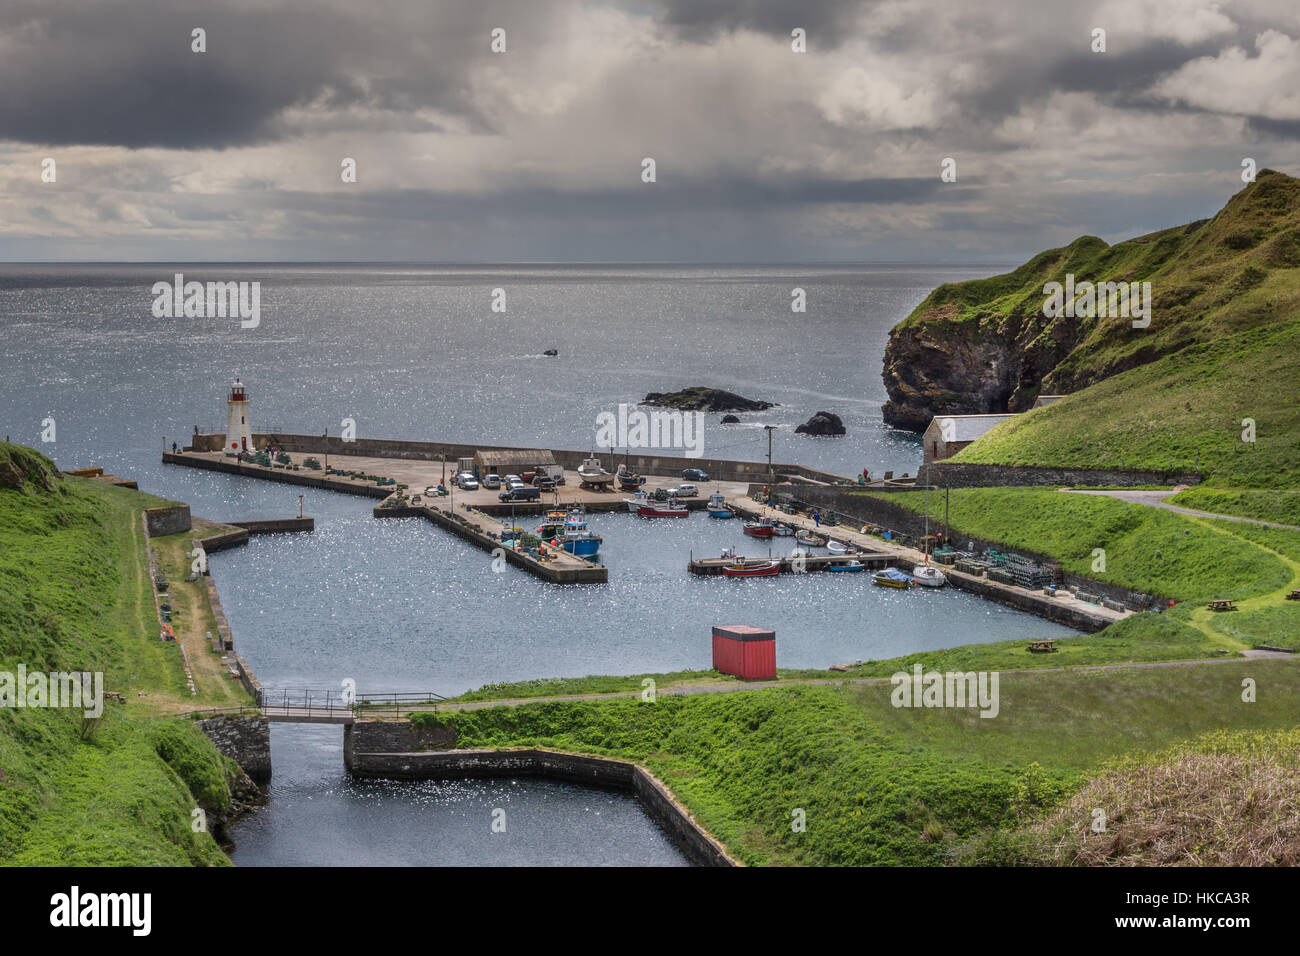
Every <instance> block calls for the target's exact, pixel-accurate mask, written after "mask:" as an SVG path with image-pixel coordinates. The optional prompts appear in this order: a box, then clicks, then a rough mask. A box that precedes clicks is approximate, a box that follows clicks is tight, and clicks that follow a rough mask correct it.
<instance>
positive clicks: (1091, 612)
mask: <svg viewBox="0 0 1300 956" xmlns="http://www.w3.org/2000/svg"><path fill="white" fill-rule="evenodd" d="M727 503H728V504H729V505H730V506H731V508H732V510H733V511H735V512H736V514H737V515H739V516H742V517H747V518H759V517H766V518H771V519H773V520H775V521H783V522H785V523H786V524H788V525H790V526H792V527H794V528H795V529H796V530H798V529H804V528H807V529H809V530H812V531H816V532H817V533H819V534H822V535H829V536H830V537H832V538H835V539H837V540H839V541H843V542H844V543H846V544H851V545H853V546H854V547H856V548H858V549H859V550H860V551H865V552H869V553H870V552H876V553H880V554H885V555H889V556H890V558H891V560H890V562H889V563H890V564H892V565H895V566H898V567H906V568H911V567H913V566H915V565H917V564H922V563H924V561H925V553H924V552H922V551H918V550H917V549H915V548H907V547H904V546H903V545H900V544H894V543H893V542H891V541H883V540H881V539H880V538H877V537H875V536H874V535H869V534H863V533H862V532H860V531H853V530H851V529H849V528H846V527H844V526H842V525H826V524H822V525H820V526H818V525H816V524H815V523H814V522H813V520H812V519H811V518H808V517H806V516H805V515H790V514H786V513H785V512H784V511H780V510H778V509H776V508H771V507H768V506H766V505H763V504H760V503H759V502H757V501H754V500H753V499H752V498H749V497H748V496H736V497H728V498H727ZM788 540H790V541H791V542H793V541H794V539H793V538H790V539H788ZM791 546H792V547H793V544H792V545H791ZM834 557H835V558H837V559H839V560H843V559H844V558H845V557H847V556H845V555H835V556H834ZM858 560H862V559H861V558H860V557H859V558H858ZM864 563H865V562H864ZM939 567H940V569H941V570H942V571H943V575H944V577H945V578H947V579H948V583H949V584H950V585H951V586H952V587H955V588H958V589H959V590H962V591H970V592H971V593H972V594H978V595H979V596H980V597H983V598H987V599H989V600H991V601H997V602H998V603H999V604H1005V605H1007V606H1008V607H1014V608H1016V609H1017V610H1020V611H1028V612H1029V613H1031V614H1037V615H1038V616H1039V617H1044V618H1047V619H1048V620H1049V621H1055V622H1057V623H1058V624H1064V625H1066V626H1067V627H1073V628H1075V629H1077V630H1080V631H1086V632H1088V633H1092V632H1094V631H1100V630H1101V629H1102V628H1104V627H1106V626H1108V625H1110V624H1113V623H1115V622H1116V621H1119V620H1122V619H1123V618H1126V617H1128V616H1130V615H1131V614H1133V613H1134V612H1133V611H1128V610H1125V611H1114V610H1111V609H1110V608H1107V607H1102V606H1101V605H1099V604H1089V603H1088V602H1087V601H1080V600H1079V599H1077V598H1074V597H1068V598H1067V597H1049V596H1047V595H1046V594H1043V593H1042V592H1040V591H1028V590H1026V589H1024V588H1020V587H1016V586H1015V585H1011V584H1003V583H1001V582H1000V581H990V580H989V579H988V578H984V577H979V576H977V575H974V574H966V573H965V572H963V571H958V570H956V569H955V568H952V567H948V566H943V565H940V566H939Z"/></svg>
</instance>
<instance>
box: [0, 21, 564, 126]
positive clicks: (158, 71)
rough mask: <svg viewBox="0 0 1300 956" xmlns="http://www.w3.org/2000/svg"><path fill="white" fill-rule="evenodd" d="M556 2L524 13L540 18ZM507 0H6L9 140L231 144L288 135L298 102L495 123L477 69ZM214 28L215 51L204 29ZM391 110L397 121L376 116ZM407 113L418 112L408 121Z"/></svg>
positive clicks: (1, 68) (2, 79)
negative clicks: (287, 115) (286, 118)
mask: <svg viewBox="0 0 1300 956" xmlns="http://www.w3.org/2000/svg"><path fill="white" fill-rule="evenodd" d="M545 6H546V4H536V5H529V6H528V7H527V8H523V12H522V13H521V12H520V10H519V9H516V8H511V9H510V12H509V17H510V22H511V23H512V24H520V25H521V26H522V25H524V24H527V23H530V22H533V23H536V22H539V21H540V20H541V18H542V14H543V11H544V8H545ZM499 7H501V4H495V5H490V4H448V5H447V6H446V8H445V9H439V10H437V11H436V12H435V11H434V10H433V9H431V8H430V7H429V6H428V5H424V4H412V3H406V4H399V3H391V2H378V3H371V2H367V3H362V4H357V5H355V6H354V7H352V8H350V9H349V8H347V7H332V6H330V5H328V4H324V3H320V2H306V0H289V2H281V3H276V4H273V5H271V4H268V5H267V6H266V7H263V8H257V7H254V6H250V5H249V4H246V3H241V2H237V0H219V2H216V3H213V2H210V0H131V2H129V3H103V2H100V3H89V4H86V3H82V2H78V0H7V2H6V3H4V4H3V5H0V44H3V45H0V50H3V52H4V55H3V56H0V139H9V140H17V141H21V142H30V143H40V144H50V145H72V144H89V145H117V146H126V147H132V148H136V147H145V146H160V147H170V148H181V149H187V148H216V149H221V148H227V147H234V146H242V145H248V144H251V143H258V142H265V141H268V140H274V139H277V138H279V137H280V136H281V135H282V134H283V133H284V132H285V130H284V129H283V127H282V121H281V113H282V111H283V110H285V109H286V108H289V107H294V106H299V107H306V106H315V107H319V108H324V109H333V110H339V109H347V108H356V109H358V111H359V112H360V111H365V112H367V113H370V114H372V116H371V118H370V119H369V120H368V121H367V122H369V123H370V124H371V125H372V126H374V125H381V126H383V125H386V126H388V127H390V128H391V127H392V126H394V125H396V126H400V127H402V128H404V129H412V130H417V131H418V130H427V129H429V128H431V124H430V123H429V121H428V120H427V119H420V118H418V117H415V116H413V115H410V114H412V113H413V112H414V111H416V110H419V109H421V108H433V109H437V110H440V111H443V112H445V113H448V114H452V115H456V116H459V117H463V118H464V119H465V120H466V121H467V122H468V123H470V124H471V125H472V126H476V127H477V128H478V129H480V131H482V130H485V129H487V128H488V126H489V124H487V122H486V121H485V120H484V119H483V117H482V116H481V115H480V114H479V112H478V111H477V110H476V108H475V107H474V105H473V103H472V102H471V99H470V97H469V94H468V92H467V90H466V84H465V66H466V63H467V62H468V61H469V60H470V58H472V57H478V56H482V55H484V54H485V53H486V51H487V43H488V33H489V30H490V26H489V24H490V23H491V22H492V20H491V17H492V15H493V13H494V12H497V11H496V10H495V9H494V8H499ZM195 27H202V28H204V29H205V30H206V31H207V52H206V53H195V52H192V50H191V31H192V30H193V29H194V28H195ZM384 111H391V113H390V114H389V115H390V116H392V117H396V119H392V118H390V119H383V118H375V115H376V114H383V113H384ZM404 114H406V115H405V116H404Z"/></svg>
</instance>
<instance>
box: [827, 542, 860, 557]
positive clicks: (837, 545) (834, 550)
mask: <svg viewBox="0 0 1300 956" xmlns="http://www.w3.org/2000/svg"><path fill="white" fill-rule="evenodd" d="M826 550H827V551H829V552H830V553H831V554H848V553H849V552H850V551H853V550H856V549H854V548H853V547H852V546H851V545H847V544H845V543H844V542H843V541H841V540H839V539H838V538H831V539H829V540H828V541H827V542H826Z"/></svg>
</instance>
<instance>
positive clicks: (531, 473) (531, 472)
mask: <svg viewBox="0 0 1300 956" xmlns="http://www.w3.org/2000/svg"><path fill="white" fill-rule="evenodd" d="M519 477H520V478H522V479H523V480H524V483H525V484H529V485H531V484H532V483H533V479H534V478H536V477H537V469H536V468H530V469H528V470H527V471H526V472H524V473H523V474H522V475H520V476H519Z"/></svg>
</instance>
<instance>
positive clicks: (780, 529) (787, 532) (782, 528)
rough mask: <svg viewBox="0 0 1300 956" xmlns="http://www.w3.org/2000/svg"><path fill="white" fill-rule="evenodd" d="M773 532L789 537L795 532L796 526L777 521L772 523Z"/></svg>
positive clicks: (778, 535)
mask: <svg viewBox="0 0 1300 956" xmlns="http://www.w3.org/2000/svg"><path fill="white" fill-rule="evenodd" d="M772 533H773V534H774V535H776V536H777V537H778V538H788V537H790V536H791V535H793V534H794V528H792V527H790V526H789V525H788V524H785V523H784V522H781V521H777V522H775V523H774V524H773V525H772Z"/></svg>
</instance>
